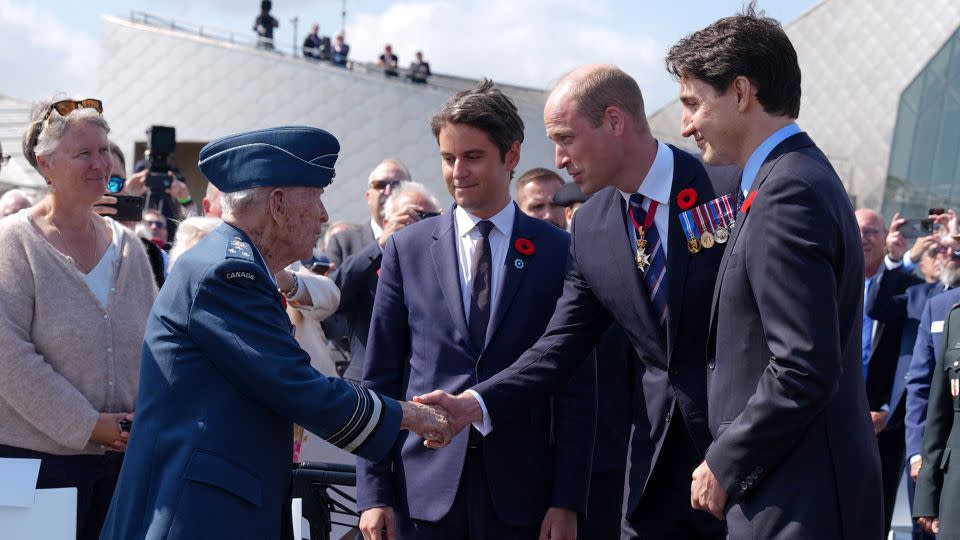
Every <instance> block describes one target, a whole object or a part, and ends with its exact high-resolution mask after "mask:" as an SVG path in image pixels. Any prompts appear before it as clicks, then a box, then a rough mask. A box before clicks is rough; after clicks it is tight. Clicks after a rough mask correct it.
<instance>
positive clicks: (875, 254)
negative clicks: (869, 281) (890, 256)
mask: <svg viewBox="0 0 960 540" xmlns="http://www.w3.org/2000/svg"><path fill="white" fill-rule="evenodd" d="M856 216H857V224H858V225H859V226H860V242H861V244H863V266H864V272H865V273H866V275H867V277H870V276H873V275H874V274H876V273H877V272H878V271H879V270H880V265H881V264H882V263H883V256H884V255H885V254H886V243H887V242H886V241H887V227H886V225H884V223H883V217H882V216H881V215H880V214H879V213H877V212H876V211H875V210H870V209H869V208H861V209H859V210H857V211H856Z"/></svg>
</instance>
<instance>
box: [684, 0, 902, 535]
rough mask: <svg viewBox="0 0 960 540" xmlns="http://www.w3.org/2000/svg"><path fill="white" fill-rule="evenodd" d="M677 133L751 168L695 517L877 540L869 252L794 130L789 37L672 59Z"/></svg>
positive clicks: (715, 312) (749, 12)
mask: <svg viewBox="0 0 960 540" xmlns="http://www.w3.org/2000/svg"><path fill="white" fill-rule="evenodd" d="M667 66H668V70H669V71H670V72H671V73H672V74H673V75H674V76H676V77H677V78H678V79H679V81H680V102H681V104H682V107H683V118H682V121H681V126H682V134H683V135H684V136H687V137H693V138H694V139H695V140H696V142H697V145H698V146H699V147H700V149H701V150H702V152H703V160H704V162H706V163H710V164H724V163H736V164H738V165H739V166H740V167H741V168H742V169H743V173H742V180H741V184H740V188H739V189H738V195H739V198H741V199H742V200H743V201H744V202H743V203H742V205H740V211H739V213H738V215H737V219H736V226H735V227H734V230H733V233H732V237H731V238H730V241H729V243H728V246H727V250H726V252H725V253H724V259H723V262H721V264H720V273H719V276H718V277H717V284H716V287H715V289H714V294H713V308H712V315H711V324H710V333H709V337H708V352H707V368H708V375H707V381H708V392H707V393H708V403H709V411H710V430H711V432H712V433H713V435H714V437H715V440H714V441H713V443H712V444H711V445H710V449H709V450H708V451H707V455H706V459H705V460H704V462H703V463H702V464H701V465H700V466H699V467H698V468H697V470H696V471H695V472H694V474H693V485H692V486H691V491H692V496H693V497H692V501H691V502H692V504H693V505H694V506H695V507H697V508H704V509H708V510H709V511H710V512H712V513H713V514H715V515H717V516H721V517H722V516H725V517H726V522H727V528H728V530H729V533H730V537H731V538H848V539H859V538H881V537H882V530H883V502H882V491H881V483H880V460H879V456H878V452H877V442H876V438H875V436H874V433H873V429H872V426H871V424H870V416H869V414H868V406H867V396H866V389H865V388H864V383H863V369H862V361H863V359H862V354H861V353H862V350H861V331H860V330H861V324H862V314H863V303H862V298H863V297H862V294H863V284H864V270H863V253H862V252H861V244H860V237H859V234H858V227H857V221H856V218H855V217H854V212H853V208H852V206H851V205H850V200H849V198H848V197H847V194H846V192H845V191H844V188H843V184H842V183H841V181H840V179H839V178H838V177H837V175H836V173H835V172H834V170H833V167H832V166H831V165H830V162H829V161H828V160H827V158H826V157H825V156H824V155H823V153H822V152H821V151H820V150H819V149H818V148H817V146H816V145H815V144H814V143H813V141H812V140H811V139H810V137H809V136H808V135H807V134H805V133H803V132H802V131H800V128H799V127H798V126H797V124H796V123H795V119H796V118H797V117H798V116H799V113H800V66H799V63H798V61H797V54H796V51H795V50H794V48H793V45H792V44H791V43H790V40H789V38H788V37H787V35H786V33H785V32H784V31H783V28H782V27H781V26H780V24H779V23H778V22H777V21H775V20H773V19H769V18H766V17H763V16H762V15H757V14H756V12H755V11H754V7H753V5H750V6H748V7H747V8H746V9H745V11H744V13H743V14H740V15H736V16H733V17H727V18H724V19H720V20H718V21H716V22H715V23H713V24H711V25H709V26H708V27H706V28H704V29H702V30H699V31H697V32H694V33H693V34H691V35H689V36H687V37H685V38H683V39H682V40H680V41H679V42H678V43H677V44H676V45H674V46H673V47H672V48H671V49H670V52H669V53H668V54H667Z"/></svg>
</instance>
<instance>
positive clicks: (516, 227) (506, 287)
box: [486, 203, 537, 343]
mask: <svg viewBox="0 0 960 540" xmlns="http://www.w3.org/2000/svg"><path fill="white" fill-rule="evenodd" d="M511 204H513V203H511ZM532 219H534V218H531V217H527V216H526V215H525V214H524V213H523V212H521V211H520V209H519V208H516V209H515V212H514V217H513V233H512V235H511V236H510V241H509V244H507V256H506V257H505V258H504V260H503V285H501V287H500V295H499V296H498V297H497V302H496V306H497V309H496V311H495V312H494V313H493V315H492V319H491V321H490V326H489V328H487V340H486V343H489V342H490V340H491V339H492V337H493V336H494V335H496V332H497V330H498V329H499V328H500V324H501V323H502V322H503V319H504V318H505V317H506V316H507V311H508V310H509V309H510V305H511V304H512V303H513V299H514V297H515V296H516V295H517V291H518V290H519V289H520V284H521V283H523V280H524V278H525V277H526V275H527V274H529V273H530V272H534V271H535V270H534V266H535V264H536V262H535V261H534V260H533V259H535V258H536V256H537V255H536V252H534V254H533V255H531V256H529V257H524V256H521V255H520V254H519V253H517V250H516V249H515V248H514V247H513V246H514V243H516V241H517V238H526V239H527V240H530V241H531V242H533V243H534V245H536V241H535V233H534V231H533V230H532V229H531V227H530V222H531V220H532ZM518 259H520V260H523V261H524V263H525V264H524V266H523V268H517V266H516V264H515V261H516V260H518Z"/></svg>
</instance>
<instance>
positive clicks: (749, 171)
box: [740, 122, 800, 197]
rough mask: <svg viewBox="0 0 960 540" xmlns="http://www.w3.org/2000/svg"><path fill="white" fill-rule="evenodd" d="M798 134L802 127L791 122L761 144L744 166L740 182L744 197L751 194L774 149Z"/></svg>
mask: <svg viewBox="0 0 960 540" xmlns="http://www.w3.org/2000/svg"><path fill="white" fill-rule="evenodd" d="M797 133H800V126H798V125H797V124H796V123H795V122H791V123H789V124H787V125H785V126H783V127H782V128H780V129H778V130H777V131H775V132H773V134H772V135H770V136H769V137H767V138H766V140H764V141H763V142H762V143H760V146H758V147H757V149H756V150H754V151H753V153H752V154H750V159H748V160H747V164H746V165H744V166H743V179H742V180H741V181H740V191H742V192H743V196H744V197H746V196H747V194H749V193H750V188H751V187H752V186H753V182H754V180H756V179H757V173H758V172H760V166H761V165H763V162H764V161H766V159H767V156H769V155H770V152H773V149H774V148H776V147H777V145H778V144H780V143H782V142H783V141H785V140H786V139H787V138H788V137H792V136H793V135H796V134H797Z"/></svg>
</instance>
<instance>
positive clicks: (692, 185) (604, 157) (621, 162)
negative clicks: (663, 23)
mask: <svg viewBox="0 0 960 540" xmlns="http://www.w3.org/2000/svg"><path fill="white" fill-rule="evenodd" d="M544 123H545V125H546V128H547V134H548V136H549V137H550V138H551V140H553V141H554V143H555V144H556V155H557V166H558V167H561V168H565V169H566V170H567V172H568V173H569V174H570V176H571V177H572V178H573V181H574V182H576V183H578V184H580V186H581V187H582V188H583V191H584V192H585V193H588V194H593V197H592V198H591V199H590V200H589V201H587V202H586V203H585V204H584V205H583V206H582V207H581V208H580V209H579V210H578V212H577V217H576V218H575V220H574V223H573V226H572V227H571V230H572V243H571V251H570V252H571V259H572V260H571V266H570V268H569V269H568V273H567V278H566V283H565V285H564V294H563V297H562V298H561V299H560V301H559V303H558V304H557V310H556V312H555V313H554V316H553V319H551V321H550V325H549V326H548V328H547V331H546V332H545V333H544V335H543V336H542V337H541V339H540V340H539V341H538V342H537V343H536V344H535V345H534V346H533V347H532V348H531V349H530V350H529V351H528V352H527V353H526V354H524V355H523V356H522V357H520V359H519V360H518V361H517V362H516V363H515V364H514V365H513V366H511V367H510V368H509V369H507V370H506V371H505V372H503V373H501V374H499V375H497V376H496V377H493V378H491V379H490V380H488V381H485V382H482V383H481V384H479V385H478V386H475V387H474V390H475V391H476V393H477V394H478V395H479V396H480V397H479V398H477V397H476V395H475V394H461V395H460V396H457V397H452V396H448V395H446V394H444V393H442V392H436V393H432V394H430V395H428V396H423V399H424V400H425V402H427V403H442V404H443V407H444V408H445V409H446V410H448V411H450V412H451V414H452V415H453V425H454V426H455V427H459V426H460V425H462V424H463V422H465V421H469V422H473V421H476V420H477V419H478V418H479V417H486V418H487V419H488V420H490V421H492V422H493V424H494V425H495V426H496V425H497V423H498V422H502V421H503V420H498V419H505V418H510V417H511V415H512V414H513V413H512V411H515V410H517V409H522V408H523V407H524V406H525V404H526V403H528V402H529V401H530V400H531V399H535V398H539V396H542V395H544V394H547V393H550V392H553V391H555V389H556V388H557V387H558V386H559V385H560V384H562V383H563V382H564V381H566V380H567V378H568V377H570V375H571V374H572V373H573V372H574V370H575V369H576V368H577V366H578V364H579V362H580V361H581V360H582V357H583V355H584V354H586V353H587V352H589V351H590V350H592V349H593V348H594V347H595V346H596V345H597V340H598V339H599V338H600V336H601V335H602V334H603V332H604V331H605V330H606V328H607V327H608V326H609V325H610V323H611V322H616V323H618V324H619V325H620V327H621V328H622V329H623V330H624V332H625V333H626V334H627V338H628V339H629V340H630V343H631V345H632V347H633V350H634V352H635V353H636V355H637V358H638V359H639V361H638V362H636V363H635V364H634V369H635V370H636V372H637V375H636V378H637V379H638V380H640V381H642V383H641V387H639V388H636V389H635V390H636V391H635V392H634V396H635V399H634V402H633V404H632V408H633V426H634V429H633V440H632V442H631V461H630V494H629V498H628V502H627V506H626V521H627V523H628V531H627V532H626V534H627V536H628V537H630V538H645V539H646V538H724V537H725V530H724V525H723V523H722V522H721V521H720V520H718V519H717V518H715V517H713V516H710V515H709V514H708V513H706V512H702V511H698V510H694V509H692V508H691V507H690V491H689V485H690V484H689V481H690V474H691V473H692V472H693V469H694V468H695V467H696V466H697V465H698V464H699V463H700V461H702V459H703V455H704V454H703V453H704V452H705V451H706V449H707V446H708V445H709V444H710V433H709V430H708V429H707V423H706V420H707V409H706V376H705V370H704V367H703V366H704V358H705V357H706V341H705V339H704V338H705V336H706V333H707V322H708V320H709V309H708V305H709V304H708V301H709V298H710V293H711V291H712V290H713V284H714V280H715V278H716V273H717V268H718V266H719V264H720V258H721V256H722V253H723V248H722V246H723V244H715V245H713V247H711V248H708V249H700V244H699V242H698V243H697V245H696V246H695V251H696V252H693V251H694V247H693V244H692V243H691V242H690V239H689V238H688V237H687V235H686V233H685V231H684V228H683V227H682V226H681V218H680V213H681V211H682V210H683V209H685V208H683V209H682V208H681V206H683V207H686V208H689V209H693V207H694V202H693V200H694V199H695V200H696V201H698V202H696V204H701V205H703V204H705V203H707V202H710V201H714V200H715V199H716V198H717V197H718V196H721V195H724V194H729V193H731V192H732V191H733V189H734V187H735V186H734V183H733V182H729V183H727V184H724V185H717V184H715V183H714V180H712V179H711V178H710V177H708V175H707V173H706V171H705V170H704V169H703V166H702V165H701V164H700V163H699V162H698V161H697V159H696V158H694V157H693V156H691V155H690V154H687V153H686V152H683V151H681V150H679V149H676V148H672V147H670V146H667V145H666V144H663V143H661V142H659V141H657V140H656V139H654V138H653V135H652V134H651V132H650V127H649V124H648V123H647V120H646V115H645V114H644V108H643V98H642V95H641V93H640V88H639V87H638V86H637V83H636V81H634V80H633V78H631V77H630V76H629V75H627V74H626V73H624V72H623V71H621V70H620V69H618V68H616V67H614V66H603V65H601V66H584V67H581V68H578V69H576V70H574V71H573V72H571V73H569V74H568V75H566V76H565V77H563V79H561V81H560V83H558V85H557V87H556V88H554V90H553V91H552V92H551V94H550V96H549V98H548V99H547V103H546V106H545V108H544ZM717 202H720V201H717ZM730 207H731V212H732V201H731V204H730ZM717 215H718V217H719V216H720V214H717ZM687 217H691V216H689V215H687ZM691 234H694V233H693V232H691ZM696 235H697V236H698V237H700V236H702V234H701V233H699V232H696ZM604 360H605V359H604V358H598V361H599V362H603V361H604ZM601 391H602V390H601ZM480 400H482V401H480ZM484 406H485V407H486V409H485V410H486V412H488V413H489V414H480V413H481V410H482V409H483V407H484ZM494 433H496V431H494Z"/></svg>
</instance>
